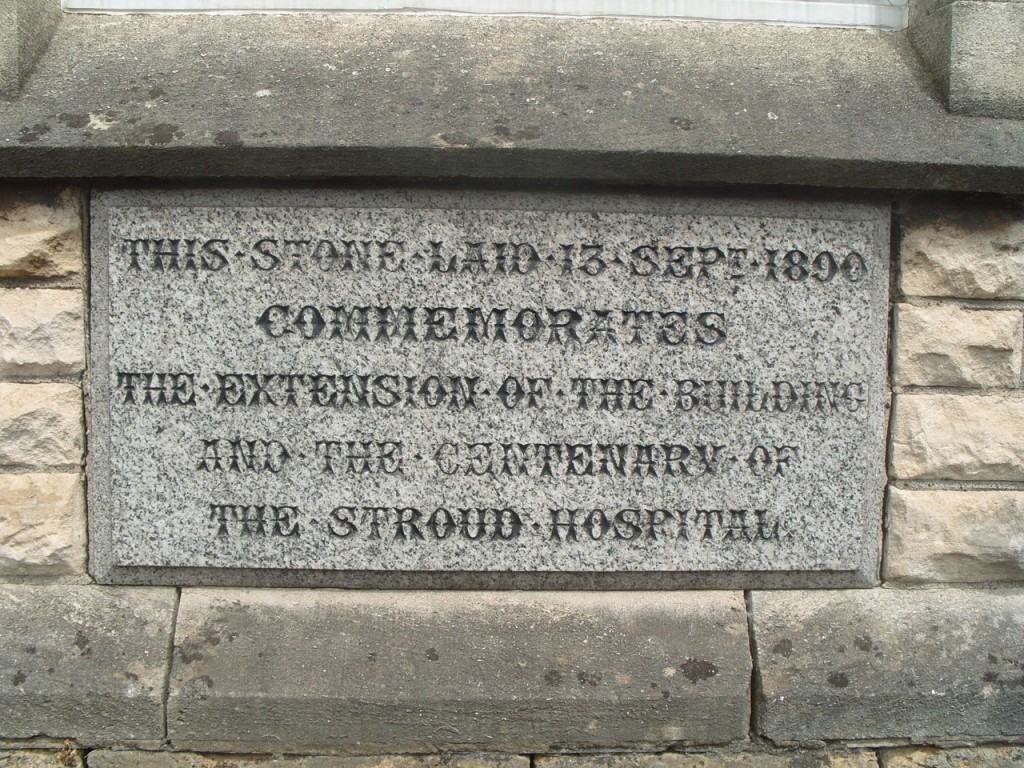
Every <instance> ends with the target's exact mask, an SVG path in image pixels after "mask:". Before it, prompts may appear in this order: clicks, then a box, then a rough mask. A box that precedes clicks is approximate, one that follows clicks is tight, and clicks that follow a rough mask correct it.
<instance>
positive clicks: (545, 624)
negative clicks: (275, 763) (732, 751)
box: [167, 589, 751, 768]
mask: <svg viewBox="0 0 1024 768" xmlns="http://www.w3.org/2000/svg"><path fill="white" fill-rule="evenodd" d="M750 668H751V660H750V646H749V638H748V635H747V620H746V607H745V605H744V602H743V595H742V593H740V592H709V591H704V592H684V591H676V592H644V593H625V592H612V593H597V594H593V593H582V592H529V593H527V592H514V591H491V592H465V591H433V592H417V591H374V592H356V591H352V590H306V591H304V592H303V593H302V595H301V597H299V598H297V597H296V592H295V590H278V589H185V590H184V591H183V593H182V598H181V605H180V607H179V611H178V624H177V630H176V632H175V648H174V658H173V663H172V668H171V675H170V681H169V695H168V700H167V736H168V739H169V740H170V743H171V745H172V746H173V748H174V749H177V750H199V751H215V752H238V751H246V752H252V751H256V752H271V751H272V752H276V753H312V754H318V753H320V754H322V753H326V752H343V753H350V754H381V753H394V752H402V753H420V754H422V753H434V752H445V751H452V750H488V751H492V752H504V753H535V752H546V751H573V750H591V749H602V748H604V749H609V748H615V749H622V750H630V749H636V750H638V751H648V750H663V749H665V748H667V747H669V746H679V745H687V744H720V743H725V742H730V741H738V740H742V739H745V738H746V737H747V733H748V729H749V724H750V721H749V712H750ZM456 768H464V767H460V766H457V767H456Z"/></svg>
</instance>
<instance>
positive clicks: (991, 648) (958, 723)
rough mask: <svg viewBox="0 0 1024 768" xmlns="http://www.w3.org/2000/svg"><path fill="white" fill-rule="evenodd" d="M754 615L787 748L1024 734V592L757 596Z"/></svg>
mask: <svg viewBox="0 0 1024 768" xmlns="http://www.w3.org/2000/svg"><path fill="white" fill-rule="evenodd" d="M753 610H754V637H755V642H756V645H757V659H758V670H759V677H760V686H761V693H760V696H759V699H760V701H759V705H758V712H759V714H758V723H757V728H758V731H759V732H760V733H761V734H762V735H763V736H765V737H766V738H768V739H770V740H771V741H773V742H775V743H806V742H811V741H826V740H832V739H875V740H879V739H886V738H902V739H911V740H914V741H921V740H928V739H942V738H950V739H952V738H956V737H959V738H967V739H972V740H976V741H1002V740H1011V739H1020V738H1022V737H1024V688H1022V687H1021V685H1020V680H1021V674H1022V669H1021V667H1022V659H1024V590H1022V589H1004V590H998V591H971V590H966V589H927V590H897V589H874V590H860V591H857V590H849V591H845V592H838V591H829V590H820V591H815V592H811V591H803V592H795V591H789V592H787V591H780V592H754V595H753ZM812 712H813V713H814V714H813V716H809V715H808V713H812Z"/></svg>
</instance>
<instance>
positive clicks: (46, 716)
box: [0, 585, 175, 744]
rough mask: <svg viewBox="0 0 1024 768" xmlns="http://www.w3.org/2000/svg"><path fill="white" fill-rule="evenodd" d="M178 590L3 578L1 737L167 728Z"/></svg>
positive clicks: (88, 739) (138, 734) (102, 736)
mask: <svg viewBox="0 0 1024 768" xmlns="http://www.w3.org/2000/svg"><path fill="white" fill-rule="evenodd" d="M174 601H175V595H174V590H171V589H164V588H146V589H137V588H130V589H128V588H112V587H94V586H88V587H76V586H59V587H58V586H49V587H39V586H16V585H0V627H3V632H0V680H2V681H3V685H0V739H3V740H6V741H18V740H29V739H38V738H50V739H55V740H60V739H65V738H71V739H76V740H77V741H78V742H80V743H81V744H96V743H103V742H109V741H115V740H116V741H119V742H120V741H139V742H154V741H158V740H159V739H161V738H162V736H163V701H162V694H163V687H164V677H165V674H166V671H167V652H168V649H169V647H170V639H171V623H172V614H173V610H174Z"/></svg>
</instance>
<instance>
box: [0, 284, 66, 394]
mask: <svg viewBox="0 0 1024 768" xmlns="http://www.w3.org/2000/svg"><path fill="white" fill-rule="evenodd" d="M84 365H85V325H84V318H83V314H82V295H81V293H80V292H79V291H58V290H42V289H28V290H14V291H0V376H63V375H68V374H74V373H80V372H81V371H82V369H83V367H84Z"/></svg>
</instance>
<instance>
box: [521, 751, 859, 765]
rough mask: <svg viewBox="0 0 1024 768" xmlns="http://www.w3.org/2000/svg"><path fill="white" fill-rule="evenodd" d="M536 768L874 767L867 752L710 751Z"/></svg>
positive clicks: (562, 760) (540, 761)
mask: <svg viewBox="0 0 1024 768" xmlns="http://www.w3.org/2000/svg"><path fill="white" fill-rule="evenodd" d="M537 768H878V760H877V759H875V755H874V753H873V752H870V751H866V750H865V751H862V752H826V751H824V750H822V751H818V750H804V751H800V752H734V753H729V752H710V753H707V754H685V755H683V754H675V753H672V752H668V753H664V754H661V755H586V756H583V755H565V756H558V757H539V758H537Z"/></svg>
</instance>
